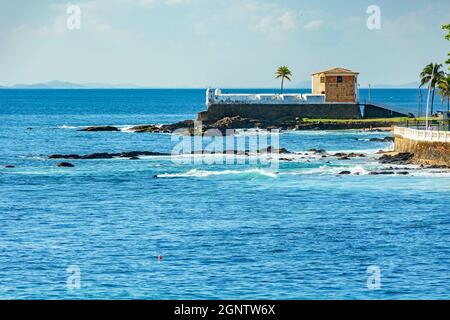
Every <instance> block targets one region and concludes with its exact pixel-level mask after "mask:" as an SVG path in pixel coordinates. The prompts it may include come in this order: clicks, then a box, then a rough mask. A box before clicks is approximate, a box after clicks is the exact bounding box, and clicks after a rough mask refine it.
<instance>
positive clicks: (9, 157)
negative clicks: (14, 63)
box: [0, 89, 450, 299]
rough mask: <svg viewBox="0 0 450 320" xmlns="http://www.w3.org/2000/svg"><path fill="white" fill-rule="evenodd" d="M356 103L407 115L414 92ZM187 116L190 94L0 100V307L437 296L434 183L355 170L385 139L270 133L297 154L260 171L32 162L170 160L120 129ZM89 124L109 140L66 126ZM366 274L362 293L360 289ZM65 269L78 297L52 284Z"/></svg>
mask: <svg viewBox="0 0 450 320" xmlns="http://www.w3.org/2000/svg"><path fill="white" fill-rule="evenodd" d="M230 91H231V90H230ZM234 91H237V90H234ZM245 91H249V90H245ZM255 91H260V90H255ZM367 94H368V92H367V91H365V90H362V97H363V99H364V97H367ZM371 97H372V100H373V101H376V102H378V103H381V104H387V105H393V106H398V107H401V108H404V109H408V110H411V111H412V112H414V111H415V110H417V109H418V105H417V90H393V89H392V90H387V89H386V90H381V89H379V90H372V92H371ZM437 100H439V99H437ZM203 109H204V91H203V90H0V145H1V146H2V149H1V153H0V194H1V201H0V298H3V299H16V298H19V299H79V298H87V299H94V298H95V299H109V298H114V299H116V298H117V299H203V298H207V299H410V298H421V299H430V298H436V299H448V298H450V286H449V283H450V270H449V266H450V248H449V246H448V244H449V242H450V210H449V206H448V204H449V200H450V173H449V172H447V171H445V170H439V169H420V168H412V167H411V166H409V168H405V169H404V170H408V171H409V173H410V174H409V175H407V176H401V175H393V176H381V175H378V176H377V175H369V174H368V173H369V172H370V171H371V170H380V169H382V168H384V167H385V166H383V165H380V164H378V163H377V161H376V157H377V155H376V151H378V150H380V149H384V150H386V149H389V148H392V145H391V144H389V143H380V142H371V141H369V139H370V138H373V137H380V138H383V137H385V136H386V135H387V133H374V132H364V131H358V130H354V131H304V132H282V133H281V134H280V135H278V136H277V137H278V138H279V142H280V146H281V147H284V148H287V149H288V150H291V151H295V152H301V153H303V154H302V155H298V156H297V157H296V158H295V159H294V161H291V162H281V163H280V165H279V168H278V169H277V171H276V172H273V171H271V170H270V169H269V168H265V167H259V166H255V165H251V164H228V165H226V164H206V163H200V164H196V163H185V164H180V163H176V162H174V161H172V160H173V159H171V157H164V156H162V157H143V158H142V159H140V160H133V161H132V160H128V159H109V160H70V162H71V163H73V164H74V165H75V167H74V168H59V167H57V166H56V164H57V163H58V162H59V161H58V160H49V159H48V155H50V154H53V153H77V154H85V153H94V152H121V151H133V150H148V151H159V152H170V151H171V150H172V148H173V147H174V144H175V143H176V139H174V137H173V136H171V135H169V134H137V133H131V132H128V131H127V130H126V128H127V127H128V126H131V125H136V124H145V123H171V122H175V121H179V120H184V119H192V118H194V117H195V114H196V112H198V111H201V110H203ZM90 125H115V126H119V127H121V128H123V129H124V130H122V131H120V132H96V133H89V132H80V131H78V129H79V128H81V127H83V126H90ZM243 134H244V135H245V134H250V133H243ZM311 148H322V149H325V150H327V151H329V152H337V151H358V152H364V153H367V154H368V155H369V157H367V158H355V159H352V160H350V161H343V160H338V159H337V158H321V157H317V156H315V155H314V154H311V153H308V154H306V151H307V150H308V149H311ZM302 157H303V158H302ZM328 161H330V163H327V162H328ZM6 165H14V166H15V168H5V166H6ZM343 170H349V171H351V172H352V174H351V175H346V176H341V175H338V173H339V172H340V171H343ZM155 175H156V176H158V178H155ZM160 255H161V256H163V260H162V261H158V260H157V258H156V257H157V256H160ZM370 266H376V267H377V268H379V270H380V274H381V278H380V280H381V282H380V287H379V289H378V290H370V289H368V286H367V282H368V280H369V281H370V279H371V278H369V276H370V275H371V274H370V273H369V274H368V272H367V270H368V267H370ZM68 268H69V272H68ZM71 268H72V269H71ZM73 268H75V269H77V270H78V268H79V270H80V287H79V288H72V287H71V286H70V285H69V286H68V285H67V282H68V280H69V282H70V279H73V278H71V276H73V274H72V273H71V270H73Z"/></svg>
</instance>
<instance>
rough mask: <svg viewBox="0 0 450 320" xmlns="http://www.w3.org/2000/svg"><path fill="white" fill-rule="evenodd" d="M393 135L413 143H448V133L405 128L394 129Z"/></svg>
mask: <svg viewBox="0 0 450 320" xmlns="http://www.w3.org/2000/svg"><path fill="white" fill-rule="evenodd" d="M394 135H398V136H401V137H403V138H406V139H410V140H415V141H428V142H445V143H450V131H438V130H418V129H412V128H405V127H394Z"/></svg>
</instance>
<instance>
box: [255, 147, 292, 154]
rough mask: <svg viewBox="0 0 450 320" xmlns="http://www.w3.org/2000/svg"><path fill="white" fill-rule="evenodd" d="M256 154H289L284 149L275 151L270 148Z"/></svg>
mask: <svg viewBox="0 0 450 320" xmlns="http://www.w3.org/2000/svg"><path fill="white" fill-rule="evenodd" d="M258 153H278V154H290V153H291V152H290V151H289V150H287V149H286V148H280V149H275V148H272V147H267V148H264V149H260V150H259V151H258Z"/></svg>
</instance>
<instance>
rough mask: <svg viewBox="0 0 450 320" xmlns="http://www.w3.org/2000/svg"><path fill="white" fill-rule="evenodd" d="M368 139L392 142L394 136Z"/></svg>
mask: <svg viewBox="0 0 450 320" xmlns="http://www.w3.org/2000/svg"><path fill="white" fill-rule="evenodd" d="M369 141H372V142H394V137H384V138H372V139H370V140H369Z"/></svg>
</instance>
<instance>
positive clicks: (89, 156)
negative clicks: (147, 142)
mask: <svg viewBox="0 0 450 320" xmlns="http://www.w3.org/2000/svg"><path fill="white" fill-rule="evenodd" d="M139 156H170V153H161V152H152V151H130V152H120V153H107V152H102V153H91V154H87V155H78V154H68V155H63V154H53V155H51V156H49V159H82V160H92V159H113V158H134V157H139Z"/></svg>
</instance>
